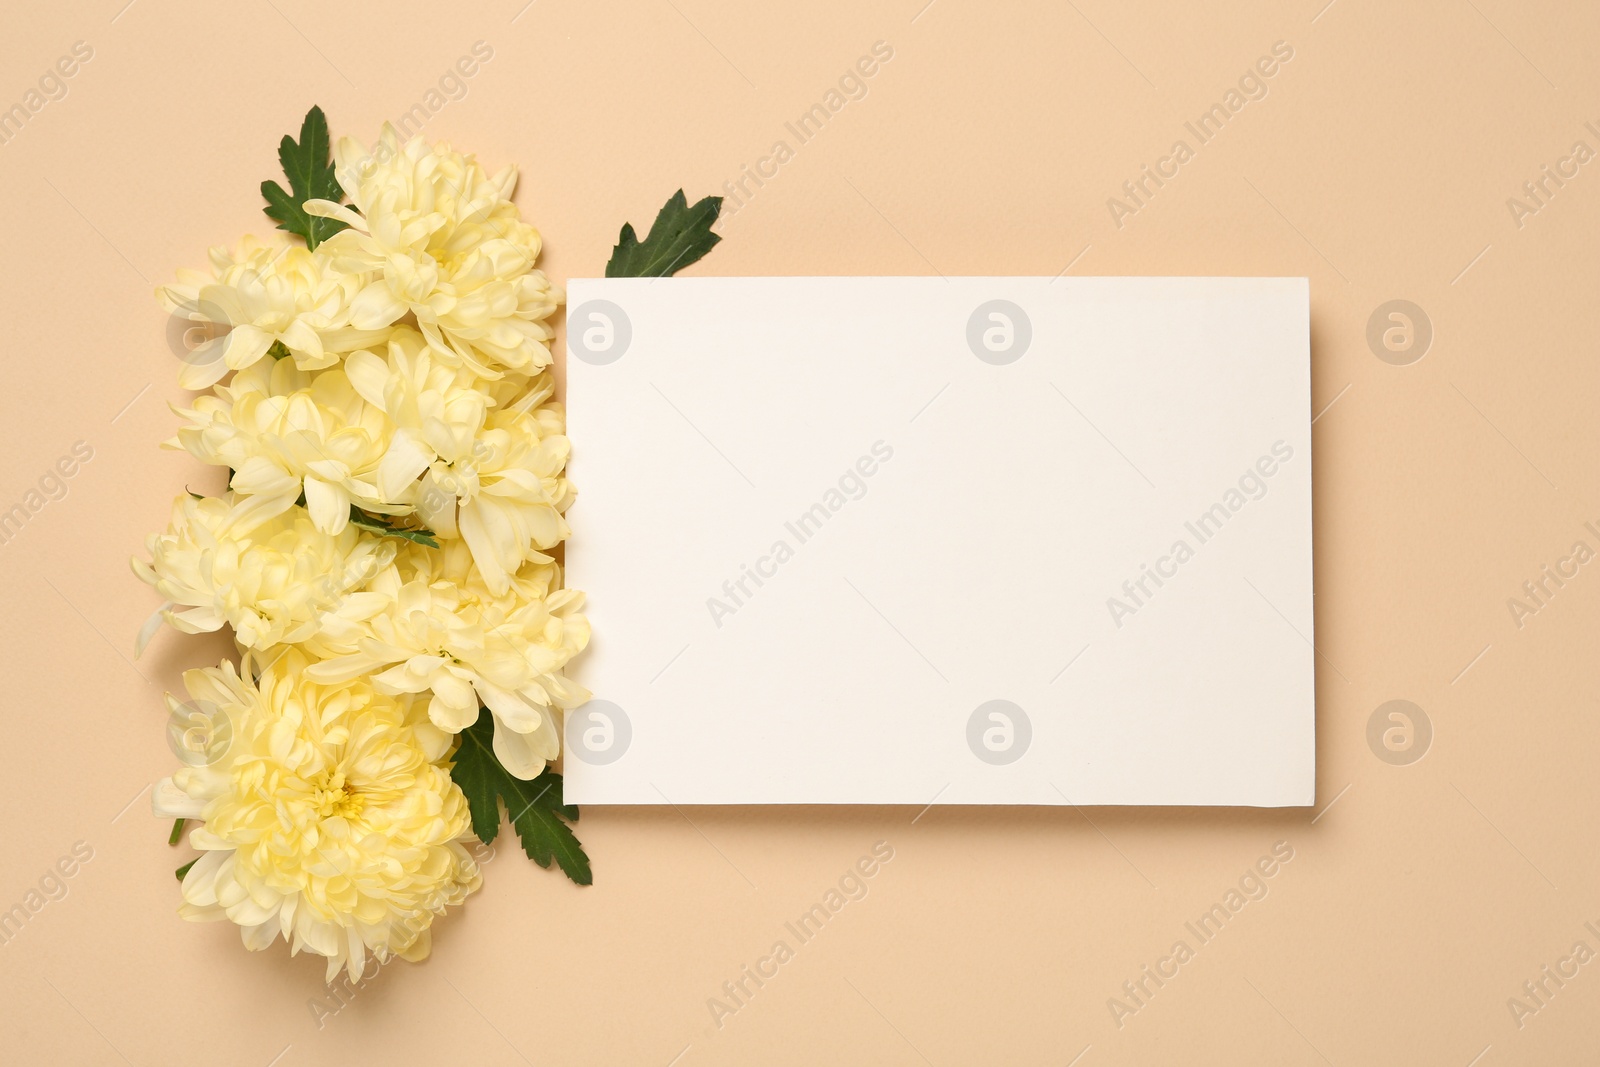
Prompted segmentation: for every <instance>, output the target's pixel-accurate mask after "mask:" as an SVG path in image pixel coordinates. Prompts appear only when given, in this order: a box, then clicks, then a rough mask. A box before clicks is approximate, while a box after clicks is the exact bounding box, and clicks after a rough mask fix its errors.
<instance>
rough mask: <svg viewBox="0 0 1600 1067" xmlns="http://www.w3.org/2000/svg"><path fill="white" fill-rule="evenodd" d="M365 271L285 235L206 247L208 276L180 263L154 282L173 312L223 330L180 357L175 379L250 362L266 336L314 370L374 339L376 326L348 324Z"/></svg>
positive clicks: (203, 378) (215, 373)
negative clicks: (169, 280)
mask: <svg viewBox="0 0 1600 1067" xmlns="http://www.w3.org/2000/svg"><path fill="white" fill-rule="evenodd" d="M368 283H369V279H367V278H365V277H363V276H361V275H359V274H348V273H345V272H343V271H338V270H334V269H333V268H332V266H331V264H330V261H329V259H328V256H327V255H326V254H325V253H321V252H309V251H307V250H306V249H305V247H304V246H302V245H295V244H289V243H287V242H275V243H272V244H265V243H263V242H261V241H259V240H257V239H256V238H254V237H246V238H244V239H243V240H242V241H240V242H239V246H238V248H236V249H234V250H232V251H229V250H228V249H226V248H213V249H212V250H211V277H207V276H206V275H204V274H202V273H201V272H199V271H194V270H180V271H178V281H177V284H175V285H164V286H162V287H161V288H159V289H157V290H156V298H157V299H158V300H160V301H161V305H162V306H163V307H165V308H166V309H167V310H168V311H169V312H171V313H172V314H173V315H175V316H177V317H179V318H182V319H186V320H189V321H191V322H195V323H199V324H205V325H207V326H209V327H213V328H215V329H217V330H219V331H221V332H222V333H223V334H224V335H225V336H221V337H219V338H217V339H216V341H215V342H213V343H210V344H206V345H204V346H203V347H201V348H200V349H199V350H198V351H196V353H195V354H194V355H193V356H191V357H190V358H188V359H186V360H185V363H184V366H183V369H182V370H181V371H179V373H178V384H179V385H181V386H183V388H185V389H204V388H206V387H207V386H210V385H214V384H215V383H216V382H218V381H221V380H222V378H223V377H224V376H225V375H226V374H227V373H228V372H229V371H233V370H242V369H243V368H245V367H249V366H252V365H253V364H255V363H257V362H258V361H260V360H261V359H262V358H263V357H265V356H266V354H267V350H268V349H270V348H271V347H272V345H273V344H274V343H277V344H280V345H282V346H283V348H284V349H286V350H287V351H288V353H289V355H290V357H292V358H293V359H294V361H295V363H296V364H297V365H298V366H299V367H300V368H301V369H302V370H316V369H318V368H321V367H328V366H332V365H333V364H334V363H336V362H338V360H339V354H340V353H344V352H352V351H354V350H356V349H358V348H362V347H364V346H366V345H370V344H373V343H375V342H377V341H378V340H380V339H381V337H382V331H381V330H379V331H373V330H362V329H357V328H355V327H354V326H352V325H351V322H350V311H351V304H352V302H353V301H354V300H355V298H356V297H357V296H358V295H359V294H360V293H361V291H362V290H363V289H364V288H366V286H367V285H368Z"/></svg>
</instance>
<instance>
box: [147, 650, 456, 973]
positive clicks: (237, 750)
mask: <svg viewBox="0 0 1600 1067" xmlns="http://www.w3.org/2000/svg"><path fill="white" fill-rule="evenodd" d="M305 667H306V660H305V658H304V657H303V656H302V655H301V654H300V653H299V652H297V651H290V652H288V653H287V654H285V655H283V656H281V657H280V658H278V659H277V660H276V661H275V662H273V663H271V664H269V665H267V666H265V667H262V668H260V676H259V678H258V679H257V680H255V681H252V680H251V678H250V675H251V674H252V672H253V669H254V668H255V661H254V660H253V659H252V657H250V656H248V655H247V656H246V658H245V661H244V671H245V676H244V677H240V675H239V673H238V672H236V671H235V670H234V668H233V665H232V664H228V663H225V664H223V665H222V666H221V667H217V668H208V669H205V670H196V671H189V672H187V673H186V674H185V676H184V681H185V684H186V685H187V687H188V690H189V694H190V697H191V698H192V699H193V700H195V701H198V702H203V703H205V704H208V705H210V706H213V707H214V708H215V709H217V713H219V714H222V715H225V716H227V718H228V721H229V723H230V725H231V728H232V740H231V744H230V745H228V746H227V748H226V751H224V752H223V753H222V754H221V756H220V757H219V758H218V759H217V760H216V761H215V762H213V763H210V764H209V765H205V766H191V767H184V768H182V769H181V770H179V771H178V772H177V773H176V774H174V775H173V776H172V777H171V778H168V779H165V780H163V781H162V782H160V783H159V784H158V785H157V787H156V790H155V793H154V808H155V811H156V814H157V815H159V816H164V817H173V818H187V819H201V820H204V825H203V826H201V827H199V828H197V829H195V830H194V831H193V832H191V834H190V835H189V841H190V843H191V844H192V845H193V846H194V847H196V848H198V849H200V850H202V853H203V855H202V856H201V858H200V859H199V860H198V861H196V862H195V864H194V866H193V867H191V868H190V870H189V872H188V874H186V875H185V876H184V879H183V904H182V906H181V907H180V909H179V913H180V914H181V915H182V916H183V917H184V918H186V919H191V920H196V921H208V920H228V921H230V922H233V923H236V924H237V925H238V926H239V928H240V935H241V937H242V938H243V940H244V944H245V946H246V947H247V948H250V949H255V950H260V949H264V948H266V947H267V946H269V945H271V944H272V943H273V942H274V941H276V940H277V938H278V937H279V936H280V935H281V936H282V937H283V938H284V940H285V941H287V942H288V943H289V946H290V949H291V951H292V952H295V953H298V952H300V951H302V950H304V951H307V952H311V953H315V954H316V955H319V956H325V957H327V960H328V967H327V980H328V981H332V980H333V978H334V976H335V975H337V974H338V973H339V970H340V969H341V968H343V969H345V970H346V971H347V972H348V973H349V975H350V976H351V977H352V978H355V977H359V976H360V975H361V974H362V972H363V970H364V969H365V966H366V957H367V953H369V952H370V953H372V954H374V955H375V956H377V957H378V959H379V960H380V961H386V960H388V959H389V958H390V957H391V956H400V957H401V958H403V959H408V960H416V959H421V958H423V957H425V956H426V955H427V954H428V950H429V947H430V929H431V926H432V922H433V919H434V917H435V916H436V915H439V914H441V913H443V911H444V910H445V908H446V907H447V906H449V905H452V904H459V903H461V901H462V900H464V899H465V898H466V896H467V895H468V894H469V893H471V892H473V891H474V890H476V889H477V888H478V886H479V884H480V878H479V873H478V867H477V864H476V863H475V862H474V860H473V858H472V856H471V855H470V854H469V853H468V851H467V849H466V848H465V847H464V845H463V842H464V841H466V840H469V839H470V835H471V820H470V817H469V814H468V810H467V802H466V798H465V797H464V796H463V795H462V793H461V790H460V789H459V788H457V786H456V785H455V783H454V782H453V781H451V779H450V775H449V774H448V772H447V770H446V766H445V763H446V758H445V757H446V752H447V750H448V745H449V738H448V737H447V736H446V735H445V734H443V733H441V732H440V731H439V730H437V729H435V728H434V727H433V726H432V725H430V724H429V723H428V722H427V720H426V718H425V717H422V716H420V715H419V714H416V713H415V712H414V711H413V709H412V708H411V707H410V706H409V705H410V701H409V700H408V699H407V698H399V699H397V698H395V697H392V696H386V695H384V694H381V693H378V692H375V691H374V690H373V688H372V687H371V686H370V685H368V684H367V683H366V682H364V681H356V682H349V683H345V684H343V685H339V686H336V687H324V686H321V685H318V684H316V683H315V682H311V681H308V680H306V679H305V677H304V671H305Z"/></svg>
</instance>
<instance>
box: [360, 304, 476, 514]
mask: <svg viewBox="0 0 1600 1067" xmlns="http://www.w3.org/2000/svg"><path fill="white" fill-rule="evenodd" d="M344 370H345V374H346V376H348V377H349V379H350V384H351V386H352V387H353V388H354V389H355V390H356V392H358V393H360V394H361V396H362V398H363V399H364V400H366V402H367V403H369V404H371V405H372V406H373V407H375V408H377V409H378V410H380V411H382V412H383V413H384V414H385V415H387V416H388V417H389V421H390V423H391V424H392V425H393V432H392V434H391V435H390V438H389V447H388V450H387V451H386V452H385V453H384V456H383V460H382V462H380V463H379V465H378V472H377V480H378V490H379V491H380V492H381V493H382V494H383V495H384V496H385V497H386V498H387V499H389V500H399V499H406V498H409V496H410V494H411V491H412V490H413V489H415V488H416V485H415V483H416V481H417V479H418V478H420V477H421V476H422V473H423V472H424V471H425V470H427V469H428V465H429V463H431V462H432V461H433V460H434V459H435V458H436V457H437V456H440V455H446V456H455V455H466V454H469V453H470V452H471V451H472V443H473V441H474V440H475V439H476V438H477V436H478V434H479V433H480V432H481V431H482V430H483V424H484V419H485V418H486V417H487V416H488V414H489V409H490V407H492V406H493V405H494V404H495V397H494V395H493V394H491V392H490V391H489V388H488V386H489V384H490V383H488V382H486V381H485V380H483V379H481V378H479V377H477V376H476V375H475V374H473V373H472V372H471V371H470V370H468V369H467V368H465V367H461V366H459V365H454V366H452V365H450V364H448V363H445V362H443V361H442V360H440V359H438V358H436V350H435V349H433V348H431V347H430V346H429V345H428V343H427V341H426V340H425V339H424V338H423V336H422V335H421V334H420V333H418V332H417V331H416V330H413V329H411V328H410V327H408V326H397V327H395V329H394V332H393V333H392V334H391V335H390V337H389V344H388V351H387V354H386V355H383V356H380V355H378V354H376V353H374V352H356V353H354V354H352V355H351V356H350V358H349V359H347V360H346V361H345V364H344ZM495 384H496V385H499V384H500V383H495Z"/></svg>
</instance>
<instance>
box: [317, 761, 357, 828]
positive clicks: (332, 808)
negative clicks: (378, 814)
mask: <svg viewBox="0 0 1600 1067" xmlns="http://www.w3.org/2000/svg"><path fill="white" fill-rule="evenodd" d="M314 803H315V805H316V808H317V814H318V815H320V816H321V817H322V818H324V819H332V818H340V819H354V818H355V817H356V816H358V815H360V814H361V810H362V808H364V807H365V806H366V798H365V797H363V796H362V795H361V794H360V793H357V792H356V791H355V788H354V787H353V786H351V785H350V784H348V783H347V782H346V781H345V780H344V772H343V771H334V772H333V773H332V774H330V775H328V776H327V777H326V778H325V779H324V780H323V783H322V785H321V787H320V788H318V789H317V794H316V797H315V800H314Z"/></svg>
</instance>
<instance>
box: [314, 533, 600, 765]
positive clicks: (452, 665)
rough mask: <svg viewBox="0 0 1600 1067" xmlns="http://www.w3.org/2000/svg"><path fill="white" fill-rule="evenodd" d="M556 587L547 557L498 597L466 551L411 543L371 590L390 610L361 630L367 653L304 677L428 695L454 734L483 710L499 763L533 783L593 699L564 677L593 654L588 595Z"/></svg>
mask: <svg viewBox="0 0 1600 1067" xmlns="http://www.w3.org/2000/svg"><path fill="white" fill-rule="evenodd" d="M560 584H561V571H560V568H559V567H558V566H557V565H556V564H555V563H554V561H552V560H550V559H549V557H539V559H538V561H537V562H530V563H528V564H526V565H524V566H523V567H522V569H521V570H520V571H519V572H518V573H517V574H516V575H515V576H514V577H513V578H512V579H511V580H510V584H509V586H508V588H507V590H506V592H505V593H504V594H502V595H496V594H494V593H493V592H491V590H490V589H489V587H488V585H487V584H486V583H485V582H484V581H483V578H482V575H481V574H480V572H479V571H478V568H477V567H476V566H474V564H473V562H472V557H471V555H470V554H469V553H468V551H467V550H466V547H465V546H464V545H463V544H462V542H460V541H449V542H446V543H445V544H444V547H443V548H442V549H424V548H421V547H418V546H412V545H406V546H404V547H402V548H401V549H400V551H399V553H398V554H397V556H396V560H395V566H393V567H391V568H390V569H389V570H388V571H386V572H384V574H382V575H380V576H379V577H378V578H377V579H375V580H374V582H373V584H372V588H373V590H374V591H376V592H381V593H384V594H386V595H387V596H388V597H389V598H390V607H389V608H388V609H387V610H385V611H382V612H379V613H377V614H376V615H374V616H372V617H371V618H370V619H368V620H367V622H366V623H365V624H364V625H365V627H366V636H365V637H363V638H361V639H360V640H359V641H358V642H357V644H358V646H359V649H360V651H359V652H357V653H354V654H352V655H349V656H342V657H336V658H330V659H328V660H326V661H324V662H321V663H315V664H312V665H311V666H310V667H309V668H307V672H306V673H307V676H308V677H310V678H315V679H317V680H318V681H321V682H324V683H326V684H329V685H335V684H339V683H341V682H343V681H345V680H346V679H351V678H358V677H361V676H363V675H371V676H372V679H371V680H372V684H373V685H374V686H375V687H376V688H378V689H379V690H381V691H385V692H391V693H424V692H431V693H432V697H431V699H430V700H429V702H428V717H429V718H430V719H431V720H432V721H433V723H434V725H436V726H438V727H439V728H440V729H442V730H446V731H449V732H450V733H459V732H460V731H462V730H465V729H466V728H467V727H469V726H471V725H472V724H473V723H475V722H477V720H478V713H479V706H480V704H481V705H482V706H483V707H487V708H488V709H489V711H490V713H491V714H492V715H493V716H494V721H495V730H494V752H495V756H496V757H497V758H498V759H499V760H500V763H501V765H502V766H504V767H505V769H506V770H507V771H509V772H511V773H512V774H513V775H515V776H517V777H518V778H522V779H525V780H528V779H533V778H536V777H538V775H539V774H540V772H542V771H543V770H544V768H545V765H546V764H547V763H548V762H550V761H551V760H554V759H555V758H556V756H557V755H558V754H559V753H560V749H561V743H560V732H559V729H558V727H559V718H560V713H561V710H562V709H565V708H572V707H577V706H578V705H579V704H582V703H583V702H584V701H586V700H588V699H589V693H588V691H587V690H585V689H584V688H583V687H582V686H580V685H578V684H577V683H576V682H573V681H572V680H571V679H569V678H567V677H566V676H565V675H564V674H562V669H563V668H564V667H565V666H566V664H567V662H568V661H569V660H571V659H572V657H573V656H575V655H577V654H578V653H579V652H581V651H583V649H584V647H585V646H587V645H588V643H589V622H588V620H587V619H585V618H584V617H583V615H582V614H580V613H579V609H580V608H581V607H582V606H583V594H582V593H580V592H578V591H576V590H571V589H561V588H559V586H560Z"/></svg>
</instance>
